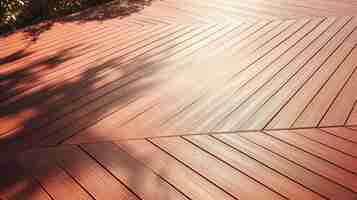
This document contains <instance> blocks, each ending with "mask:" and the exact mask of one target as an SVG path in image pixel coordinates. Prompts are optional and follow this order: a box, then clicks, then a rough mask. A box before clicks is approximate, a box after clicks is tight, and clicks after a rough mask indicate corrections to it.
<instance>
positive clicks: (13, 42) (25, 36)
mask: <svg viewBox="0 0 357 200" xmlns="http://www.w3.org/2000/svg"><path fill="white" fill-rule="evenodd" d="M128 19H129V18H126V19H123V20H121V21H120V20H112V21H108V22H106V23H103V27H105V28H108V27H106V24H108V25H109V27H110V25H111V24H115V23H118V22H120V24H121V23H122V25H123V26H128V25H133V26H137V24H131V23H129V21H130V20H128ZM82 25H83V24H82ZM75 27H76V28H77V29H76V30H74V31H71V32H68V30H71V29H72V30H73V28H75ZM81 27H82V28H81ZM83 27H88V28H93V30H94V31H95V30H99V28H100V27H98V23H97V22H94V23H85V26H79V25H78V24H73V23H65V25H63V24H60V23H58V22H57V23H56V22H55V23H54V24H53V26H52V27H51V31H45V32H44V33H43V34H41V35H39V37H37V38H36V42H41V41H42V40H44V39H46V40H50V39H51V40H54V38H51V37H50V36H52V34H56V35H57V34H58V33H65V34H64V35H66V34H68V35H73V34H75V33H77V32H82V31H83ZM35 28H36V26H35ZM66 31H67V32H66ZM64 35H63V36H64ZM19 37H20V38H21V39H20V38H19ZM7 38H8V40H0V45H1V46H0V47H1V48H5V47H9V48H14V47H17V45H19V46H22V45H24V44H25V45H26V44H27V43H28V42H30V43H32V42H34V41H33V38H32V37H31V34H29V33H26V30H19V31H18V32H17V33H14V34H12V35H10V36H8V37H7ZM2 39H4V38H2Z"/></svg>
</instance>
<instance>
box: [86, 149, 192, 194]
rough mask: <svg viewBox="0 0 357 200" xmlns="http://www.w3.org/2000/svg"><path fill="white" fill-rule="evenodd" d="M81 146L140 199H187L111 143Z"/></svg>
mask: <svg viewBox="0 0 357 200" xmlns="http://www.w3.org/2000/svg"><path fill="white" fill-rule="evenodd" d="M82 148H83V149H84V150H85V151H87V152H88V153H89V154H90V155H92V156H93V157H94V158H95V159H96V160H97V161H98V162H99V163H101V165H103V167H105V168H106V169H107V170H109V171H110V172H111V174H113V175H114V176H116V177H117V178H118V179H119V180H120V181H121V182H123V183H124V184H126V185H127V187H129V188H130V189H131V190H132V191H134V192H135V193H136V195H137V196H139V197H140V198H142V199H148V200H151V199H152V200H153V199H163V200H164V199H165V200H166V199H188V198H186V197H185V196H184V195H183V194H182V193H181V192H179V191H178V190H177V189H176V188H175V187H174V186H172V185H170V184H169V183H168V182H166V181H165V180H164V179H163V178H162V177H161V176H159V175H158V174H156V173H154V172H153V171H152V170H150V168H148V167H146V166H144V165H142V164H140V162H139V161H137V160H135V159H134V158H133V157H131V156H129V155H128V154H127V153H126V152H124V151H123V150H121V149H120V148H119V147H118V146H116V145H115V144H113V143H98V144H87V145H82ZM114 155H115V156H114Z"/></svg>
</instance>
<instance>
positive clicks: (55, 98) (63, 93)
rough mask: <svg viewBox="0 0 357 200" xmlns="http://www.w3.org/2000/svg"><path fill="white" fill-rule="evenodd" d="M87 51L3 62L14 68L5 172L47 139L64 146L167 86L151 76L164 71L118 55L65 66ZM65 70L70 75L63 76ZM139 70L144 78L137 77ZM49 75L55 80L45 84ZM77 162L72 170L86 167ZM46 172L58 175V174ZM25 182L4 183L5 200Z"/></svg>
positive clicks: (5, 100)
mask: <svg viewBox="0 0 357 200" xmlns="http://www.w3.org/2000/svg"><path fill="white" fill-rule="evenodd" d="M84 48H87V46H84V45H76V46H71V47H68V48H66V49H64V50H61V51H59V52H57V53H55V54H53V55H50V56H43V57H42V58H41V59H36V60H34V61H31V59H30V61H31V62H29V63H28V64H24V65H23V66H21V65H19V66H17V65H11V63H12V62H18V60H17V59H11V58H10V59H5V60H4V61H3V63H7V64H9V65H8V66H10V67H9V70H8V71H7V72H6V73H5V74H4V76H2V77H1V79H0V91H1V92H0V99H1V100H0V123H1V124H2V125H4V126H1V127H0V152H1V153H0V157H1V158H2V159H1V161H0V168H1V169H3V170H1V172H2V173H6V174H7V172H8V171H12V170H13V169H12V167H9V163H10V166H11V165H12V164H11V163H15V165H16V163H17V161H14V160H13V158H16V155H17V154H22V152H24V151H26V150H27V149H29V148H33V147H38V145H39V144H41V142H42V141H43V140H47V139H48V138H52V137H54V138H55V141H57V137H58V136H60V137H59V140H58V141H62V140H63V139H65V138H67V137H71V136H72V135H73V134H75V133H77V132H78V131H81V130H83V129H86V128H87V127H90V126H91V125H93V124H95V123H97V122H98V121H100V120H101V119H103V118H105V117H107V116H109V115H110V114H112V113H113V112H116V111H117V110H118V109H121V108H122V107H124V106H125V105H127V104H129V103H130V102H133V101H135V100H136V99H138V98H139V97H142V96H145V95H146V94H147V93H148V92H149V91H150V90H152V89H153V88H154V87H156V86H157V85H160V84H162V83H161V82H160V80H158V81H157V80H153V79H151V78H150V77H151V76H152V75H154V74H156V73H157V72H158V71H159V70H160V69H161V68H162V67H164V66H162V65H155V64H145V63H146V60H145V58H141V59H137V60H133V61H132V62H129V63H125V62H123V59H125V56H117V57H115V58H112V59H107V58H98V59H96V60H95V61H93V62H91V63H90V64H88V65H81V66H77V67H75V66H72V65H70V64H64V63H67V62H69V61H71V60H72V59H76V58H78V57H80V56H83V54H82V53H81V51H83V50H84ZM27 56H28V55H27V54H22V53H21V52H20V53H19V54H18V55H17V56H15V57H17V58H20V60H21V62H22V61H23V62H25V61H27V60H26V57H27ZM25 63H26V62H25ZM64 70H69V71H68V72H69V73H63V71H64ZM139 71H140V73H139V74H142V75H141V76H134V74H135V73H138V72H139ZM50 75H56V76H54V77H53V78H51V79H43V77H46V76H50ZM146 78H147V79H146ZM144 79H145V81H141V80H144ZM44 80H45V81H44ZM148 80H149V81H148ZM118 134H120V133H118ZM62 135H64V136H62ZM25 155H26V154H25ZM78 162H79V163H76V162H73V163H72V164H71V165H73V167H76V166H77V165H78V166H80V167H83V166H82V165H81V164H80V161H78ZM16 168H18V167H16ZM14 170H15V169H14ZM78 170H82V169H78ZM47 173H48V176H53V174H52V173H56V172H51V171H49V172H47ZM137 173H140V172H139V171H138V172H137ZM0 176H1V177H7V176H3V175H0ZM24 177H25V176H21V175H19V176H12V177H7V178H6V180H4V181H6V184H4V183H0V197H1V193H2V192H4V191H5V192H6V188H11V187H16V185H18V184H20V183H21V182H22V181H23V179H24ZM136 178H138V177H132V179H133V180H131V181H132V182H133V183H135V184H139V185H140V183H142V180H136ZM134 179H135V180H134ZM2 187H5V189H2ZM32 192H35V191H32ZM17 193H19V194H21V193H26V194H28V193H31V189H30V190H29V189H28V188H26V187H24V188H20V191H17ZM14 195H15V194H14Z"/></svg>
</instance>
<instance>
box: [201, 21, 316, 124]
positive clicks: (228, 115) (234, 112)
mask: <svg viewBox="0 0 357 200" xmlns="http://www.w3.org/2000/svg"><path fill="white" fill-rule="evenodd" d="M320 23H321V21H320V20H316V21H315V22H311V23H310V24H309V25H307V26H306V27H304V29H301V30H300V31H299V32H297V33H295V35H293V36H292V37H291V38H289V39H287V40H286V41H284V42H283V43H282V44H281V45H280V46H279V48H277V49H276V51H273V52H272V53H271V54H269V55H267V56H266V57H265V59H262V60H260V62H257V63H255V64H254V65H253V66H252V68H251V69H252V70H251V71H252V72H253V73H252V72H248V74H247V75H245V76H247V77H250V78H253V77H254V76H259V75H262V74H264V72H265V71H266V70H264V69H263V70H261V69H260V68H261V67H262V66H267V67H268V68H269V69H271V68H272V67H274V65H275V66H279V64H280V62H284V60H280V59H281V58H282V56H283V57H284V55H286V53H287V52H288V51H289V50H291V48H294V46H295V45H296V44H297V43H298V42H300V41H303V38H304V37H305V36H306V35H307V34H309V33H311V31H313V30H314V29H315V28H316V27H317V26H318V25H320ZM275 62H278V63H279V64H277V63H275ZM269 69H268V70H267V71H269ZM256 70H261V72H260V71H258V72H259V74H256V72H255V71H256ZM249 73H251V74H249ZM237 79H242V78H241V77H237ZM262 81H263V82H264V79H262ZM240 93H242V92H236V93H235V95H233V97H232V98H231V99H230V100H229V101H227V103H226V105H229V107H223V108H222V110H223V113H221V116H218V117H217V118H216V119H214V120H213V121H211V122H210V123H211V124H209V125H208V127H209V128H208V130H219V131H226V130H234V127H235V124H236V123H238V122H240V120H242V119H244V118H245V117H246V116H244V114H245V113H247V111H248V113H249V110H248V108H249V106H246V105H244V104H245V103H246V102H249V100H248V99H249V96H250V95H246V96H245V95H241V94H240ZM247 100H248V101H247ZM248 105H249V104H248ZM242 109H246V110H245V111H243V110H242ZM232 119H234V120H233V121H232Z"/></svg>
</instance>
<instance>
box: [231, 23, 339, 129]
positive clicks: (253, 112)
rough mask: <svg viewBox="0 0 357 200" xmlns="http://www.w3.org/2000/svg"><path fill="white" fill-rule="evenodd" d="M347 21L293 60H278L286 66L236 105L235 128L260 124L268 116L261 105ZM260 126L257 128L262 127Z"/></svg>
mask: <svg viewBox="0 0 357 200" xmlns="http://www.w3.org/2000/svg"><path fill="white" fill-rule="evenodd" d="M345 23H346V21H345V20H341V21H338V22H336V24H333V25H335V26H332V27H329V29H327V30H325V32H323V33H322V35H319V37H318V38H317V39H316V40H314V41H313V42H312V43H310V44H309V46H307V47H306V48H305V49H303V50H302V51H301V52H299V53H298V54H296V56H295V57H293V59H292V60H287V61H285V59H286V58H284V57H282V58H281V59H279V60H277V64H276V65H279V64H284V62H286V63H285V65H286V66H284V68H283V69H282V70H281V71H279V72H278V73H277V74H276V75H275V76H274V77H273V78H271V79H269V80H268V82H265V83H264V84H263V85H262V86H261V88H259V90H257V91H256V92H255V93H254V94H252V95H251V96H249V97H248V98H247V99H246V100H245V101H244V103H243V104H241V105H240V107H237V106H238V105H237V106H236V110H235V111H234V113H235V115H237V120H236V121H235V122H234V121H233V127H234V130H237V129H249V128H250V127H256V126H257V125H260V124H261V123H262V121H261V119H260V118H264V117H266V116H265V115H260V114H257V113H258V112H262V111H260V109H261V107H263V106H264V104H265V103H266V102H267V101H269V99H270V98H271V97H272V96H273V95H274V94H275V93H277V92H278V91H279V90H280V89H281V88H283V87H284V85H286V84H287V83H288V82H289V81H290V80H291V79H293V78H294V77H295V76H296V74H298V73H300V71H303V70H304V67H305V65H304V63H306V62H307V61H308V60H309V59H311V58H312V56H313V55H314V53H315V52H317V51H318V50H319V49H320V48H322V47H323V46H324V45H326V43H327V42H328V41H329V40H330V39H331V38H332V37H333V36H334V35H335V34H336V33H337V31H338V30H339V29H340V28H341V27H342V26H343V25H344V24H345ZM288 53H289V52H288ZM292 53H294V52H292ZM256 81H259V78H258V77H256ZM231 119H234V117H231ZM260 126H261V125H260ZM260 126H258V127H257V128H261V127H260Z"/></svg>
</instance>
